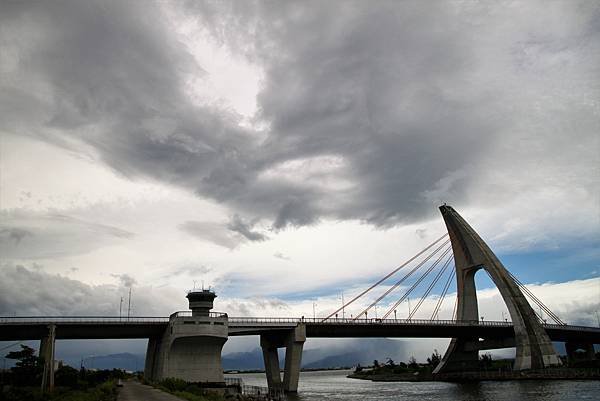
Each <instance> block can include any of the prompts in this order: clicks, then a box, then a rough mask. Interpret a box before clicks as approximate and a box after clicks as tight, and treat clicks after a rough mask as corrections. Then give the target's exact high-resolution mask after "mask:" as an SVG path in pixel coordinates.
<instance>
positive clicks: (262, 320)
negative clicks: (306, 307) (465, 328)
mask: <svg viewBox="0 0 600 401" xmlns="http://www.w3.org/2000/svg"><path fill="white" fill-rule="evenodd" d="M229 323H230V325H231V324H236V323H238V324H278V323H279V324H284V323H287V324H299V323H305V324H314V325H332V324H339V325H349V324H381V325H419V324H421V325H428V326H431V325H440V326H446V325H469V326H472V325H483V326H501V327H511V326H512V322H507V321H479V320H462V321H457V320H426V319H376V318H372V319H349V318H330V319H327V320H323V318H305V317H301V318H291V317H230V318H229Z"/></svg>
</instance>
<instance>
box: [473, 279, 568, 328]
mask: <svg viewBox="0 0 600 401" xmlns="http://www.w3.org/2000/svg"><path fill="white" fill-rule="evenodd" d="M483 270H485V272H486V273H487V275H488V277H489V278H490V280H492V282H493V281H494V279H493V278H492V276H491V274H490V273H489V272H488V271H487V270H486V269H483ZM506 271H507V272H508V274H509V276H510V277H511V278H512V279H513V281H514V282H515V283H516V284H517V286H518V287H519V288H520V289H521V290H522V291H523V292H524V293H525V295H528V296H529V297H530V299H531V300H532V301H533V302H534V303H535V304H536V305H537V306H539V307H540V309H541V310H543V311H544V312H546V314H547V315H548V316H549V317H550V318H551V319H552V320H554V321H555V322H556V323H558V324H562V325H564V324H565V323H563V321H562V320H560V319H559V318H558V316H556V315H555V314H554V312H552V311H551V310H550V308H548V307H547V306H546V305H544V304H543V303H542V301H540V300H539V299H538V298H537V297H536V296H535V295H533V293H532V292H531V291H530V290H529V288H527V287H525V285H524V284H523V283H522V282H521V281H519V279H518V278H516V277H515V276H514V275H513V274H512V273H511V272H510V271H508V270H506ZM531 309H532V310H533V313H534V314H535V315H536V316H537V317H538V319H539V320H540V322H543V321H544V318H543V316H541V315H540V314H539V313H538V312H537V311H536V310H535V309H534V308H531Z"/></svg>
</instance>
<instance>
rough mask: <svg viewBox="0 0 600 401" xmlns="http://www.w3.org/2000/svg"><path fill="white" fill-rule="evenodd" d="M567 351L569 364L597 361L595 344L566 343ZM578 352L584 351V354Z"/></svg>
mask: <svg viewBox="0 0 600 401" xmlns="http://www.w3.org/2000/svg"><path fill="white" fill-rule="evenodd" d="M565 349H566V351H567V358H568V360H569V363H572V362H576V361H593V360H594V359H596V352H595V351H594V344H591V343H574V342H567V343H565ZM577 350H583V351H584V352H582V353H578V352H577Z"/></svg>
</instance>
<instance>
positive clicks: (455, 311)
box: [450, 291, 458, 321]
mask: <svg viewBox="0 0 600 401" xmlns="http://www.w3.org/2000/svg"><path fill="white" fill-rule="evenodd" d="M457 313H458V291H456V298H454V308H452V319H450V320H454V321H456V315H457Z"/></svg>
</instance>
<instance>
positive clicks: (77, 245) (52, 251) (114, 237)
mask: <svg viewBox="0 0 600 401" xmlns="http://www.w3.org/2000/svg"><path fill="white" fill-rule="evenodd" d="M133 236H134V234H133V233H131V232H128V231H125V230H122V229H120V228H117V227H113V226H109V225H105V224H98V223H94V222H90V221H86V220H81V219H78V218H75V217H70V216H66V215H62V214H54V213H42V212H25V211H22V210H12V211H5V212H0V254H1V255H2V257H3V258H10V259H20V258H27V259H36V258H45V257H54V256H61V255H75V254H81V253H86V252H89V251H91V250H94V249H97V248H101V247H103V246H107V245H109V244H111V243H114V242H118V241H124V240H128V239H130V238H133Z"/></svg>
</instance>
